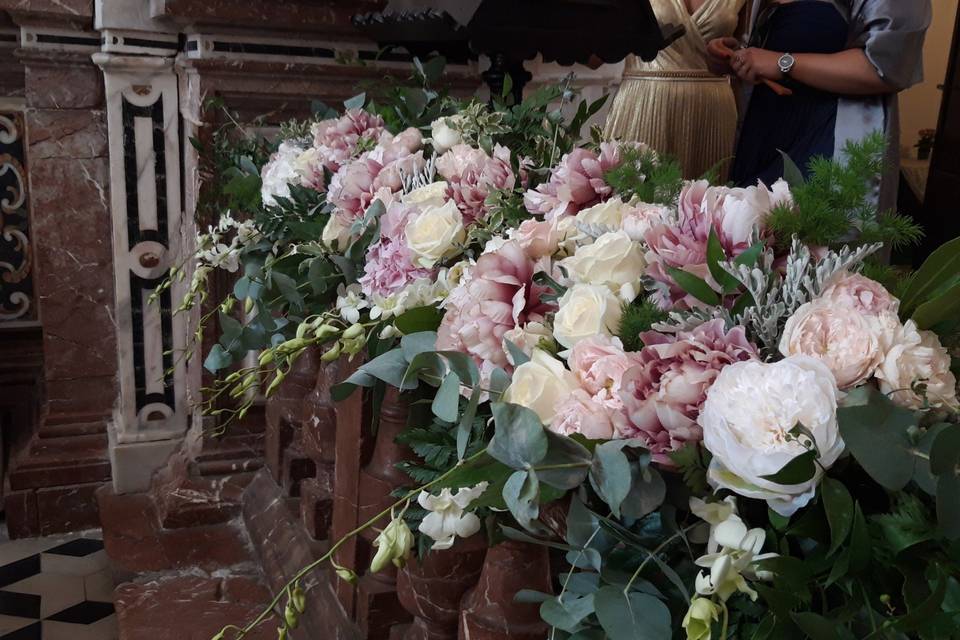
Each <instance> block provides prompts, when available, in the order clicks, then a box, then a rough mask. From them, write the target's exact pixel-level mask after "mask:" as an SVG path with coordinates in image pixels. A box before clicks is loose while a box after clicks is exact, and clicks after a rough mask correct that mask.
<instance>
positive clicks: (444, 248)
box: [406, 200, 466, 268]
mask: <svg viewBox="0 0 960 640" xmlns="http://www.w3.org/2000/svg"><path fill="white" fill-rule="evenodd" d="M406 236H407V246H408V247H409V248H410V251H412V252H413V253H414V255H415V256H416V258H415V260H414V261H415V262H416V263H417V264H418V265H420V266H422V267H427V268H429V267H432V266H433V265H435V264H436V263H437V262H439V261H440V260H442V259H443V258H449V257H451V256H454V255H456V254H457V252H458V251H459V248H458V247H457V245H458V244H460V243H462V242H463V241H464V239H465V238H466V232H465V231H464V229H463V214H461V213H460V210H459V209H458V208H457V203H455V202H454V201H453V200H448V201H447V202H446V204H444V205H443V206H442V207H435V206H428V207H426V208H424V209H423V211H422V212H421V213H420V215H418V216H416V218H414V219H413V220H412V221H411V222H409V223H407V229H406Z"/></svg>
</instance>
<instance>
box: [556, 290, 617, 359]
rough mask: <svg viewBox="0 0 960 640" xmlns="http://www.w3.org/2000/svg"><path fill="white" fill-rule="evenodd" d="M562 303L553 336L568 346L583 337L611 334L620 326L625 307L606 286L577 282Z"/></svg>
mask: <svg viewBox="0 0 960 640" xmlns="http://www.w3.org/2000/svg"><path fill="white" fill-rule="evenodd" d="M559 305H560V310H559V311H557V315H556V316H555V317H554V319H553V335H554V337H556V339H557V342H559V343H560V344H562V345H563V346H565V347H567V348H568V349H569V348H571V347H573V345H575V344H576V343H578V342H579V341H581V340H583V339H584V338H590V337H593V336H597V335H608V336H612V335H614V334H615V333H616V332H617V330H618V329H619V328H620V318H621V316H622V315H623V308H622V306H621V302H620V300H619V299H617V297H616V296H614V295H613V292H611V291H610V289H609V288H608V287H606V286H603V285H595V284H575V285H573V286H572V287H570V288H569V289H567V292H566V293H565V294H563V296H562V297H561V298H560V300H559Z"/></svg>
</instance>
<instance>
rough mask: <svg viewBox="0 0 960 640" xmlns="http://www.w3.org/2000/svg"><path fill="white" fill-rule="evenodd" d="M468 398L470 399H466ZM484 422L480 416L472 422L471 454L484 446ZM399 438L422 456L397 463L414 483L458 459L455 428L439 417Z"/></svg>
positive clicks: (424, 480)
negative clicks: (417, 459)
mask: <svg viewBox="0 0 960 640" xmlns="http://www.w3.org/2000/svg"><path fill="white" fill-rule="evenodd" d="M465 402H467V401H466V400H464V403H465ZM485 424H486V420H485V418H483V417H478V418H476V419H474V421H473V423H472V424H471V425H470V426H471V438H470V444H469V446H468V447H467V455H468V456H472V455H474V454H476V453H477V452H479V451H480V450H481V449H482V448H483V442H484V438H483V432H484V428H485ZM397 442H400V443H401V444H405V445H407V446H408V447H410V449H411V450H412V451H413V452H414V454H416V456H417V457H418V458H419V459H420V460H419V461H417V462H411V461H406V462H401V463H400V464H398V465H397V467H398V468H399V469H400V470H401V471H403V472H404V473H406V474H407V475H408V476H410V479H411V480H413V482H414V483H415V484H418V485H421V484H426V483H428V482H433V481H434V480H436V479H437V478H439V477H440V476H441V475H443V474H444V473H446V472H447V471H449V470H450V469H452V468H453V467H454V466H455V465H456V463H457V459H458V458H457V436H456V432H455V431H453V430H452V429H451V426H450V425H449V424H447V423H444V422H441V421H439V420H433V421H431V422H429V423H428V424H427V425H426V426H422V427H411V428H408V429H406V430H405V431H404V432H403V433H401V434H400V435H399V436H397Z"/></svg>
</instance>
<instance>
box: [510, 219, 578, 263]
mask: <svg viewBox="0 0 960 640" xmlns="http://www.w3.org/2000/svg"><path fill="white" fill-rule="evenodd" d="M576 231H577V230H576V228H575V227H573V225H569V226H568V225H566V224H565V225H560V224H558V220H532V219H530V220H524V221H523V222H521V223H520V226H519V227H517V228H516V229H512V230H511V231H510V239H511V240H515V241H516V242H517V244H519V245H520V247H521V248H522V249H523V250H524V251H526V252H527V255H528V256H530V257H531V258H533V259H534V260H539V259H540V258H546V257H548V256H552V255H553V254H555V253H556V252H557V251H559V250H560V244H561V243H562V242H564V241H565V240H567V239H568V237H569V236H571V235H574V234H576Z"/></svg>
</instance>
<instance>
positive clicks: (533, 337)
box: [503, 322, 553, 365]
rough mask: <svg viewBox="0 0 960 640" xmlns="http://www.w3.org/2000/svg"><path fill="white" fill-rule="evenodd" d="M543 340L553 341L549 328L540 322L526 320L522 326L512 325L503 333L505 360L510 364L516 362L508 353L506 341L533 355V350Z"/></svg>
mask: <svg viewBox="0 0 960 640" xmlns="http://www.w3.org/2000/svg"><path fill="white" fill-rule="evenodd" d="M544 340H546V341H547V342H548V343H551V344H552V343H553V336H552V335H551V334H550V329H548V328H547V327H546V326H544V325H543V324H542V323H540V322H528V323H527V324H525V325H523V326H522V327H514V328H513V329H510V330H509V331H507V332H506V333H504V334H503V352H504V353H506V354H507V360H508V361H509V362H510V364H513V365H515V364H516V363H515V362H514V361H513V356H512V355H510V349H508V348H507V342H508V341H509V342H512V343H513V344H514V345H515V346H516V347H517V348H518V349H520V350H521V351H523V352H524V353H525V354H527V355H528V356H530V355H533V350H534V349H536V348H537V347H538V346H539V345H540V344H541V342H542V341H544Z"/></svg>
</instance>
